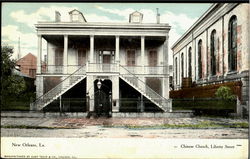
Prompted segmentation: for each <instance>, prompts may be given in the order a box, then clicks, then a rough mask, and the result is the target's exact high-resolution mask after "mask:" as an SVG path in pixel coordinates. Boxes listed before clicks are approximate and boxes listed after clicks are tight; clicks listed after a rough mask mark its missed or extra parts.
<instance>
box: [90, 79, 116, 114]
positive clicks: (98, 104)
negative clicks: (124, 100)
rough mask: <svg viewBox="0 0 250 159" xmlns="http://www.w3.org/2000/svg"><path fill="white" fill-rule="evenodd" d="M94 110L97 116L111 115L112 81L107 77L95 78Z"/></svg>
mask: <svg viewBox="0 0 250 159" xmlns="http://www.w3.org/2000/svg"><path fill="white" fill-rule="evenodd" d="M94 91H95V93H94V99H95V102H94V112H95V114H96V115H97V117H100V116H106V117H110V116H111V110H112V106H111V104H112V102H111V101H112V81H111V80H109V79H97V80H95V81H94Z"/></svg>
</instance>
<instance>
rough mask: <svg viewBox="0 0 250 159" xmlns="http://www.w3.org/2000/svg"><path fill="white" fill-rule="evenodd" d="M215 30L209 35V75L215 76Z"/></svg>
mask: <svg viewBox="0 0 250 159" xmlns="http://www.w3.org/2000/svg"><path fill="white" fill-rule="evenodd" d="M215 45H216V30H213V31H212V33H211V41H210V46H211V47H210V68H211V75H216V62H217V60H216V46H215Z"/></svg>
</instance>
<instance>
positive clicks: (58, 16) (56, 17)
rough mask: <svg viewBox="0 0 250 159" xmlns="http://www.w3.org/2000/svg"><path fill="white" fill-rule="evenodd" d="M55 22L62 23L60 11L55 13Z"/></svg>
mask: <svg viewBox="0 0 250 159" xmlns="http://www.w3.org/2000/svg"><path fill="white" fill-rule="evenodd" d="M55 21H56V22H60V21H61V14H60V13H59V12H58V11H55Z"/></svg>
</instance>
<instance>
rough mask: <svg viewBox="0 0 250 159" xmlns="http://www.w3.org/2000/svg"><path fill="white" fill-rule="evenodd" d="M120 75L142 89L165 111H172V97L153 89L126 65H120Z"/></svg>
mask: <svg viewBox="0 0 250 159" xmlns="http://www.w3.org/2000/svg"><path fill="white" fill-rule="evenodd" d="M120 76H122V77H123V78H125V79H126V80H127V81H128V82H130V84H132V85H133V86H134V87H136V88H137V89H138V90H140V91H142V92H143V93H144V94H145V95H146V96H147V97H148V98H149V99H150V100H152V101H153V102H154V103H155V104H156V105H158V106H159V107H160V108H161V109H163V110H164V111H171V103H170V102H171V99H166V98H164V97H162V96H161V95H159V94H158V93H157V92H155V91H154V90H153V89H151V88H150V87H149V86H148V85H147V84H146V83H145V82H143V81H142V80H140V79H139V77H137V76H135V75H134V74H133V73H131V72H130V71H129V70H127V69H126V68H125V67H123V66H121V65H120Z"/></svg>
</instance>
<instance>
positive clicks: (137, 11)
mask: <svg viewBox="0 0 250 159" xmlns="http://www.w3.org/2000/svg"><path fill="white" fill-rule="evenodd" d="M135 13H139V14H141V15H143V14H142V13H141V12H138V11H137V10H136V11H134V12H133V13H131V14H135ZM131 14H130V15H131Z"/></svg>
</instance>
